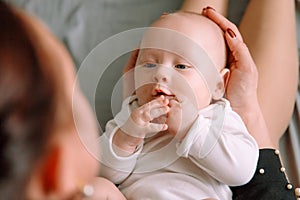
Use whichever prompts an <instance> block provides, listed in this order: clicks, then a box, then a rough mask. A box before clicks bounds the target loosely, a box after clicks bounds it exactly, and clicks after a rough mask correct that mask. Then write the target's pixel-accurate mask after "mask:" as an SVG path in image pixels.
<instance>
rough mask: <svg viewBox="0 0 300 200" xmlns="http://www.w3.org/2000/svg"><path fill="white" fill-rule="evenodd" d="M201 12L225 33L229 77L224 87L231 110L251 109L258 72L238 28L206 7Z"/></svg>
mask: <svg viewBox="0 0 300 200" xmlns="http://www.w3.org/2000/svg"><path fill="white" fill-rule="evenodd" d="M203 14H204V15H205V16H207V17H208V18H210V19H211V20H212V21H214V22H215V23H216V24H217V25H219V27H220V28H221V29H222V30H223V31H224V33H225V39H226V42H227V44H228V47H229V50H230V53H229V58H228V65H229V69H230V78H229V81H228V85H227V89H226V97H227V98H228V100H229V101H230V103H231V106H232V108H233V110H235V111H237V112H239V111H240V110H241V109H243V111H244V110H245V108H246V109H248V108H249V109H251V107H252V105H253V102H256V101H257V85H258V72H257V68H256V65H255V63H254V61H253V59H252V57H251V55H250V52H249V50H248V48H247V46H246V45H245V43H244V42H243V38H242V36H241V34H240V32H239V30H238V28H237V27H236V26H235V24H233V23H232V22H230V21H229V20H227V19H226V18H225V17H223V16H222V15H221V14H219V13H217V12H215V11H214V9H212V8H210V7H208V8H205V9H204V11H203Z"/></svg>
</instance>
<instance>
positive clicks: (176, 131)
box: [167, 100, 198, 140]
mask: <svg viewBox="0 0 300 200" xmlns="http://www.w3.org/2000/svg"><path fill="white" fill-rule="evenodd" d="M169 106H170V111H169V113H168V118H167V125H168V127H169V128H168V131H169V133H170V134H172V135H173V136H174V137H175V138H177V139H179V140H183V139H184V138H185V136H186V134H187V132H188V131H189V129H190V127H191V126H192V124H193V123H194V121H195V119H196V118H197V115H198V111H197V109H196V108H195V107H194V106H193V104H192V103H180V102H178V101H176V100H170V103H169Z"/></svg>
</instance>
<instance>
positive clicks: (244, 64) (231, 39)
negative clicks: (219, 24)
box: [225, 28, 256, 72]
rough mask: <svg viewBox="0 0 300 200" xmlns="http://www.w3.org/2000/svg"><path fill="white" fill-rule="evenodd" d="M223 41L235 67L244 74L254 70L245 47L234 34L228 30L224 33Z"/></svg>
mask: <svg viewBox="0 0 300 200" xmlns="http://www.w3.org/2000/svg"><path fill="white" fill-rule="evenodd" d="M225 39H226V41H227V44H228V46H229V49H230V53H231V56H232V59H233V60H232V61H233V62H235V67H236V68H238V69H240V70H242V71H245V72H246V71H253V70H256V66H255V64H254V61H253V59H252V57H251V54H250V52H249V49H248V47H247V45H246V44H245V43H244V42H243V41H242V40H241V39H239V38H238V37H236V34H235V33H234V32H233V31H232V30H231V29H229V28H228V29H227V30H226V32H225Z"/></svg>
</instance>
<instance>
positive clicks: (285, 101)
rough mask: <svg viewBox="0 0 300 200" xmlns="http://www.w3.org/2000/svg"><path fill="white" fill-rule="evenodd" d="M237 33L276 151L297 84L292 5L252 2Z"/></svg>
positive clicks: (283, 1) (267, 0) (289, 2)
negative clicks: (255, 80) (246, 50)
mask: <svg viewBox="0 0 300 200" xmlns="http://www.w3.org/2000/svg"><path fill="white" fill-rule="evenodd" d="M239 29H240V32H241V34H242V36H243V39H244V42H245V43H246V44H247V46H248V48H249V51H250V53H251V55H252V57H253V60H254V61H255V63H256V66H257V69H258V74H259V82H258V92H257V93H258V100H259V105H260V108H261V110H262V113H263V116H264V119H265V121H266V125H267V128H268V130H269V132H270V134H271V137H272V140H273V141H274V143H275V144H276V148H278V141H279V139H280V137H281V136H282V134H283V133H284V131H285V129H286V128H287V126H288V123H289V120H290V117H291V114H292V110H293V107H294V102H295V94H296V90H297V83H298V70H299V69H298V67H299V65H298V55H297V38H296V24H295V1H294V0H278V1H272V0H251V1H249V4H248V6H247V9H246V11H245V13H244V16H243V18H242V21H241V23H240V26H239Z"/></svg>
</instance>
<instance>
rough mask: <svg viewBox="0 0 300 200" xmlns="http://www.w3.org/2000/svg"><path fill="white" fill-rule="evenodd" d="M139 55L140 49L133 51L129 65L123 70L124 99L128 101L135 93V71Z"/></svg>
mask: <svg viewBox="0 0 300 200" xmlns="http://www.w3.org/2000/svg"><path fill="white" fill-rule="evenodd" d="M138 54H139V49H136V50H134V51H132V53H131V54H130V57H129V60H128V61H127V64H126V65H125V67H124V68H123V77H122V78H123V99H126V98H127V97H129V96H130V95H132V94H133V92H134V73H133V69H134V67H135V63H136V60H137V57H138Z"/></svg>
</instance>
